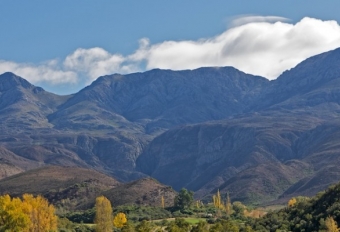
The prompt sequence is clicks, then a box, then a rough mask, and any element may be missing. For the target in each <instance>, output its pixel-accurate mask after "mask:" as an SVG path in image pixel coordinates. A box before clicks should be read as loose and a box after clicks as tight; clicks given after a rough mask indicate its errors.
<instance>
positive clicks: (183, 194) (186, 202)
mask: <svg viewBox="0 0 340 232" xmlns="http://www.w3.org/2000/svg"><path fill="white" fill-rule="evenodd" d="M193 201H194V193H193V192H192V191H188V190H187V189H185V188H182V189H181V191H180V192H179V193H178V195H177V196H176V197H175V200H174V205H175V207H177V208H179V209H185V208H187V207H189V206H190V205H191V204H192V202H193Z"/></svg>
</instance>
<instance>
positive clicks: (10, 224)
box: [0, 195, 30, 232]
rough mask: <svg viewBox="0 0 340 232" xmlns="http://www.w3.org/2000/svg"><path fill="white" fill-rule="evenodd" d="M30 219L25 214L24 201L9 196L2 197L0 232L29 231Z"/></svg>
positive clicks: (0, 199) (0, 203)
mask: <svg viewBox="0 0 340 232" xmlns="http://www.w3.org/2000/svg"><path fill="white" fill-rule="evenodd" d="M29 225H30V219H29V217H28V215H27V214H25V213H24V212H23V208H22V201H21V200H20V199H19V198H13V199H11V197H10V196H9V195H4V196H0V231H13V232H16V231H18V232H19V231H27V230H28V228H29Z"/></svg>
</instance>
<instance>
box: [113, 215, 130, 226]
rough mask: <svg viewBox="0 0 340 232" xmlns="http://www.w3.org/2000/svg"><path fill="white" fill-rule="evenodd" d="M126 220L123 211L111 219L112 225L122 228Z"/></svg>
mask: <svg viewBox="0 0 340 232" xmlns="http://www.w3.org/2000/svg"><path fill="white" fill-rule="evenodd" d="M126 222H127V219H126V215H125V213H118V214H117V215H116V216H115V218H114V219H113V225H114V226H115V227H117V228H122V227H123V226H124V224H125V223H126Z"/></svg>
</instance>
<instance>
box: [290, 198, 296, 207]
mask: <svg viewBox="0 0 340 232" xmlns="http://www.w3.org/2000/svg"><path fill="white" fill-rule="evenodd" d="M295 204H296V198H295V197H293V198H292V199H290V200H289V201H288V207H293V206H294V205H295Z"/></svg>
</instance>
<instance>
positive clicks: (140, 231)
mask: <svg viewBox="0 0 340 232" xmlns="http://www.w3.org/2000/svg"><path fill="white" fill-rule="evenodd" d="M151 230H152V227H151V225H150V222H148V221H145V220H144V221H142V222H141V223H139V224H138V225H137V226H136V231H137V232H150V231H151Z"/></svg>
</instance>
